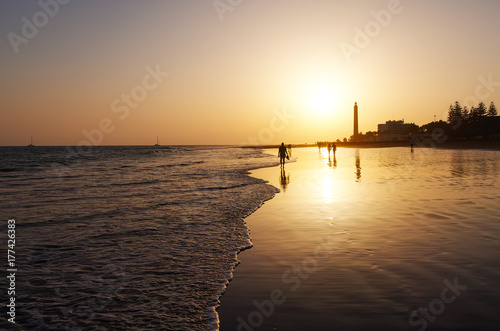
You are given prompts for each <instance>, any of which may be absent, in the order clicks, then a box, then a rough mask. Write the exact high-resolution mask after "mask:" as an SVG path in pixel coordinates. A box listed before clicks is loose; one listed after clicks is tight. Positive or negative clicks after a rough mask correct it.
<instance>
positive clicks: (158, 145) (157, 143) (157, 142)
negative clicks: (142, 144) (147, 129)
mask: <svg viewBox="0 0 500 331" xmlns="http://www.w3.org/2000/svg"><path fill="white" fill-rule="evenodd" d="M153 146H154V147H160V142H159V140H158V136H156V144H154V145H153Z"/></svg>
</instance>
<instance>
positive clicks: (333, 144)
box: [332, 143, 337, 157]
mask: <svg viewBox="0 0 500 331" xmlns="http://www.w3.org/2000/svg"><path fill="white" fill-rule="evenodd" d="M332 150H333V156H334V157H335V153H336V152H337V145H335V143H332Z"/></svg>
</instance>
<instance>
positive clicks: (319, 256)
mask: <svg viewBox="0 0 500 331" xmlns="http://www.w3.org/2000/svg"><path fill="white" fill-rule="evenodd" d="M293 156H297V157H298V159H297V162H296V163H294V164H287V165H286V166H285V174H284V176H282V174H281V172H280V170H279V168H272V169H259V170H255V171H253V172H252V174H253V175H255V176H257V177H259V178H264V179H268V180H269V181H270V182H271V184H273V185H276V186H278V187H281V188H282V193H280V194H278V195H277V196H276V197H275V198H274V199H272V200H271V201H269V202H268V203H267V204H266V205H264V206H263V207H262V208H261V209H259V210H258V211H257V212H256V213H255V214H253V215H251V216H250V217H249V218H248V219H247V223H248V226H249V228H250V234H251V237H252V242H253V244H254V247H253V248H252V249H251V250H248V251H245V252H243V253H241V254H240V255H239V257H240V259H241V260H242V263H241V264H240V265H239V266H238V267H237V268H236V271H235V275H234V276H235V277H234V279H233V281H232V282H231V284H230V286H229V288H228V290H227V291H226V293H225V294H224V296H223V298H222V305H221V309H220V310H219V313H220V315H221V330H235V329H237V328H238V327H240V329H243V330H250V329H255V330H419V329H422V330H423V329H424V327H425V329H428V330H497V329H498V327H499V326H500V317H499V315H498V311H499V309H500V299H499V298H500V282H499V281H498V279H500V261H499V260H498V251H499V250H500V241H499V238H500V181H499V178H500V176H499V175H500V166H499V165H498V164H499V161H500V153H499V152H495V151H477V150H437V149H415V150H414V152H413V153H411V152H410V150H409V149H407V148H385V149H384V148H381V149H344V148H339V149H338V150H337V155H336V158H335V159H333V158H331V157H330V158H328V156H327V152H326V151H323V150H322V151H319V150H318V149H317V148H308V149H295V150H294V151H293ZM447 284H452V285H451V287H452V288H453V290H454V291H455V292H452V290H450V286H448V285H447ZM453 284H455V286H453ZM464 287H466V289H465V288H464ZM446 288H448V290H446ZM275 290H278V291H279V292H278V293H280V292H281V293H283V296H284V297H286V300H285V301H284V302H283V303H280V304H274V305H272V312H271V310H270V306H265V305H264V308H262V307H263V306H262V304H263V302H268V303H269V301H265V300H270V299H271V297H272V295H271V293H273V291H275ZM443 293H444V294H443ZM275 294H276V293H275ZM443 295H444V297H443ZM444 301H446V302H444ZM259 305H260V307H261V308H258V306H259ZM266 307H267V308H266ZM420 308H423V309H427V310H428V315H427V317H425V316H424V314H423V312H424V311H423V310H422V309H420ZM266 309H267V310H266ZM419 312H420V313H419ZM238 317H240V319H239V320H237V318H238ZM242 321H245V322H246V323H247V324H246V325H245V324H243V323H242Z"/></svg>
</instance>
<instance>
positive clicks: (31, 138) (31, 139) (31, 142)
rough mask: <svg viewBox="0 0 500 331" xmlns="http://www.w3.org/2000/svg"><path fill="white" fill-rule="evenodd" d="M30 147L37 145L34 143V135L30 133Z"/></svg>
mask: <svg viewBox="0 0 500 331" xmlns="http://www.w3.org/2000/svg"><path fill="white" fill-rule="evenodd" d="M28 147H35V145H33V136H32V135H30V144H29V145H28Z"/></svg>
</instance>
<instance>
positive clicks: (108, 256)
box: [0, 146, 278, 330]
mask: <svg viewBox="0 0 500 331" xmlns="http://www.w3.org/2000/svg"><path fill="white" fill-rule="evenodd" d="M0 156H1V159H0V201H1V208H0V215H1V220H2V223H1V224H2V228H3V230H2V231H1V233H0V236H1V240H2V242H4V243H6V242H7V220H8V219H15V220H16V247H15V258H16V266H15V267H16V268H17V270H18V271H17V272H16V324H15V325H12V324H11V323H8V322H6V321H5V320H4V319H3V317H4V316H2V319H0V328H2V329H5V328H7V327H8V328H9V329H13V330H153V329H154V330H207V329H208V330H215V329H217V328H218V316H217V313H216V310H215V309H216V307H217V306H218V304H219V298H220V296H221V294H222V293H223V291H224V289H225V287H226V285H227V284H228V281H229V280H230V279H231V276H232V271H233V268H234V267H235V265H236V264H237V257H236V254H237V253H238V252H239V251H241V250H243V249H245V248H248V247H250V246H251V242H250V241H249V233H248V229H247V227H246V226H245V222H244V220H243V218H244V217H245V216H247V215H248V214H250V213H251V212H253V211H254V210H256V209H257V208H258V207H259V206H260V205H261V204H262V203H263V202H264V201H266V200H268V199H270V198H271V197H273V196H274V194H275V193H276V192H277V191H278V190H277V189H276V188H274V187H273V186H271V185H268V184H266V183H265V182H264V181H263V180H259V179H255V178H252V177H249V176H248V175H247V174H248V173H247V171H248V170H250V169H254V168H258V167H268V166H273V165H277V164H278V160H277V159H276V158H274V157H270V156H269V155H267V154H263V153H262V152H260V151H257V150H253V149H240V148H235V147H210V146H165V147H158V148H156V147H149V146H143V147H104V146H103V147H94V148H92V149H91V150H86V151H78V152H77V149H76V148H68V147H35V148H27V147H0ZM4 248H5V249H2V251H1V256H2V260H3V261H6V260H7V249H6V246H5V247H4ZM5 280H6V278H5V277H4V278H3V279H2V281H1V282H0V284H1V286H2V293H4V289H6V288H7V287H8V286H7V283H6V281H5ZM5 300H8V299H7V298H6V299H5ZM5 302H7V301H5ZM4 307H5V306H4ZM4 309H5V308H4ZM4 309H2V315H4V314H5V312H3V311H4Z"/></svg>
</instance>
